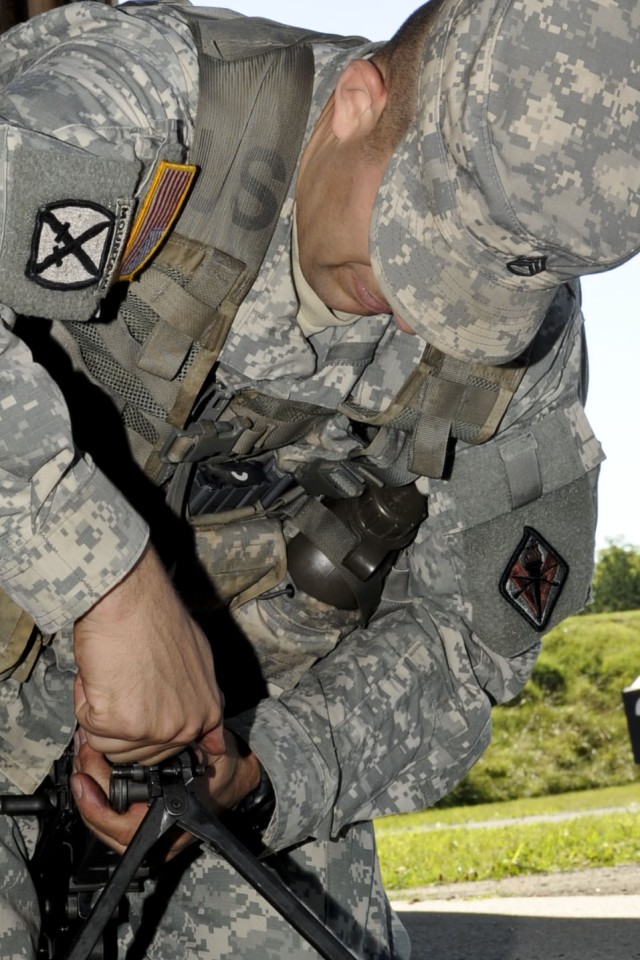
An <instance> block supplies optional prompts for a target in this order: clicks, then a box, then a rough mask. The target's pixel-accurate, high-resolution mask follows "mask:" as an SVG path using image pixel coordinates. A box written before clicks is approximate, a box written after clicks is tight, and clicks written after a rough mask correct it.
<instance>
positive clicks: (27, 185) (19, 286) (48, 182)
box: [0, 124, 140, 320]
mask: <svg viewBox="0 0 640 960" xmlns="http://www.w3.org/2000/svg"><path fill="white" fill-rule="evenodd" d="M139 174H140V164H138V163H137V162H130V161H125V160H122V161H121V160H113V159H110V158H105V157H96V156H93V155H92V154H90V153H88V152H86V151H84V150H81V149H79V148H77V147H73V146H70V145H68V144H64V143H61V142H60V141H58V140H55V139H53V138H51V137H47V136H44V135H43V134H39V133H33V132H31V131H25V130H17V129H15V128H13V127H11V126H9V125H7V124H5V125H2V126H0V200H1V202H2V207H3V210H2V213H3V222H2V232H1V237H0V291H1V297H2V301H3V303H6V304H7V305H8V306H10V307H11V308H12V309H13V310H15V311H16V312H17V313H21V314H25V315H29V316H38V317H48V318H50V319H52V320H88V319H89V318H90V317H91V316H93V315H94V314H95V312H96V309H97V307H98V304H99V302H100V300H101V299H102V297H103V296H104V294H105V293H106V291H107V290H108V289H109V287H110V286H111V284H112V283H113V282H114V281H115V278H116V276H117V268H118V264H119V260H120V257H121V255H122V251H123V249H124V245H125V242H126V239H127V236H128V232H129V229H130V226H131V218H132V215H133V212H134V194H135V189H136V184H137V182H138V177H139Z"/></svg>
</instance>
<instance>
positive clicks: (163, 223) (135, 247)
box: [119, 160, 198, 280]
mask: <svg viewBox="0 0 640 960" xmlns="http://www.w3.org/2000/svg"><path fill="white" fill-rule="evenodd" d="M197 172H198V168H197V167H195V166H194V165H193V164H190V163H170V162H169V161H168V160H161V161H160V163H159V164H158V167H157V169H156V171H155V173H154V175H153V179H152V181H151V184H150V185H149V189H148V190H147V193H146V196H145V198H144V200H143V202H142V206H141V208H140V210H139V212H138V214H137V216H136V219H135V221H134V224H133V227H132V228H131V234H130V236H129V240H128V242H127V246H126V248H125V251H124V254H123V255H122V262H121V265H120V276H119V279H120V280H133V279H134V277H136V276H137V274H138V273H140V271H141V270H142V268H143V267H144V266H146V264H147V263H148V262H149V260H150V259H151V258H152V257H153V255H154V253H155V252H156V251H157V249H158V247H159V246H160V245H161V244H162V242H163V241H164V239H165V238H166V236H167V234H168V233H169V231H170V230H171V227H172V226H173V224H174V223H175V221H176V219H177V217H178V215H179V213H180V211H181V210H182V208H183V206H184V202H185V200H186V199H187V196H188V194H189V190H190V189H191V185H192V183H193V180H194V178H195V175H196V173H197Z"/></svg>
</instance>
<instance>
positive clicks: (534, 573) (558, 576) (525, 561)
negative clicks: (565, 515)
mask: <svg viewBox="0 0 640 960" xmlns="http://www.w3.org/2000/svg"><path fill="white" fill-rule="evenodd" d="M568 573H569V567H568V565H567V564H566V563H565V562H564V560H563V559H562V557H561V556H560V554H559V553H557V551H556V550H554V549H553V547H552V546H551V545H550V544H548V543H547V541H546V540H545V539H544V537H541V536H540V534H539V533H538V532H537V531H536V530H534V529H533V528H532V527H525V528H524V535H523V537H522V540H521V541H520V543H519V544H518V546H517V548H516V551H515V553H514V554H513V556H512V557H511V560H510V561H509V565H508V566H507V569H506V570H505V572H504V574H503V575H502V579H501V581H500V593H501V594H502V596H503V597H504V598H505V600H508V602H509V603H510V604H511V605H512V606H513V607H515V608H516V610H517V611H518V613H520V614H522V616H523V617H524V618H525V620H527V621H528V622H529V623H530V624H531V626H532V627H535V629H536V630H543V629H544V627H545V626H546V624H547V623H548V622H549V617H550V616H551V614H552V612H553V608H554V607H555V605H556V601H557V600H558V597H559V596H560V594H561V592H562V588H563V587H564V584H565V581H566V579H567V575H568Z"/></svg>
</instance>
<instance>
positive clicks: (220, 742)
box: [198, 723, 227, 758]
mask: <svg viewBox="0 0 640 960" xmlns="http://www.w3.org/2000/svg"><path fill="white" fill-rule="evenodd" d="M198 746H199V747H201V748H202V749H203V750H204V751H205V753H206V754H208V756H210V757H212V758H213V757H221V756H223V755H224V754H225V753H226V752H227V743H226V740H225V730H224V726H223V725H222V723H220V724H218V726H216V727H214V728H213V729H212V730H208V731H207V733H205V735H204V736H203V737H200V739H199V740H198Z"/></svg>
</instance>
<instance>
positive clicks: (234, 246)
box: [0, 7, 525, 675]
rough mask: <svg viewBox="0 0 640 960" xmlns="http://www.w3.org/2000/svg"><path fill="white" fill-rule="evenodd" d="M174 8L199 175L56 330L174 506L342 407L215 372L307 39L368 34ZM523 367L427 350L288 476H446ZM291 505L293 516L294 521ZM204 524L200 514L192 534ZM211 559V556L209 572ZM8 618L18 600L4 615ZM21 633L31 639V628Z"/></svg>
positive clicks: (297, 111) (302, 104) (267, 208)
mask: <svg viewBox="0 0 640 960" xmlns="http://www.w3.org/2000/svg"><path fill="white" fill-rule="evenodd" d="M180 9H181V12H182V13H183V15H184V16H185V17H187V19H188V21H189V25H190V28H191V30H192V32H193V35H194V38H195V41H196V45H197V48H198V54H199V64H200V72H201V73H200V94H199V102H198V112H197V117H196V132H195V139H194V145H193V148H192V150H191V151H190V156H189V158H188V159H189V161H190V163H193V164H194V165H196V166H197V167H198V169H199V174H198V177H197V179H196V181H195V185H194V187H193V189H192V191H191V193H190V195H189V197H188V199H187V202H186V204H185V205H184V207H183V209H182V211H181V213H180V215H179V217H178V219H177V221H176V223H175V225H174V227H173V230H172V232H171V235H170V236H169V237H168V239H167V240H166V242H165V243H164V245H163V246H162V247H161V249H160V251H159V253H158V254H157V255H156V256H155V257H154V258H153V260H152V262H151V263H150V264H148V265H146V266H145V268H144V269H143V270H142V272H141V273H140V275H139V276H138V277H137V278H136V280H135V282H132V283H129V284H128V285H127V287H126V288H123V286H122V285H116V287H115V288H114V289H113V290H112V291H111V292H110V294H109V295H108V296H107V298H106V299H105V301H104V303H103V307H102V309H101V315H100V320H99V321H89V322H79V321H71V322H67V323H59V324H57V325H56V327H57V329H56V330H55V332H54V337H55V339H57V340H58V341H59V342H60V343H61V344H62V345H63V347H64V349H65V351H66V353H68V354H70V355H71V357H72V360H73V363H74V366H75V367H76V369H80V370H82V371H84V372H86V373H87V374H88V375H89V377H90V379H91V380H92V381H93V382H94V383H97V384H98V385H99V386H100V387H102V388H103V389H104V390H105V392H106V394H107V395H108V396H109V398H111V400H112V401H113V402H114V403H115V404H116V406H117V408H118V412H119V414H120V417H121V420H122V423H123V424H124V427H125V430H126V434H127V438H128V443H129V447H130V451H131V454H132V455H133V457H134V459H135V461H136V462H137V464H138V465H139V466H140V467H142V468H143V469H144V472H145V473H146V475H147V476H148V477H149V478H150V479H151V480H152V481H153V483H155V484H156V485H164V486H167V485H169V482H170V481H171V478H172V477H173V487H172V492H171V491H170V496H172V497H173V499H174V501H175V502H176V503H177V504H178V505H179V508H180V509H181V508H182V504H181V503H180V501H183V500H184V498H185V497H186V491H187V486H188V482H189V481H190V475H191V468H190V465H191V464H193V463H201V462H203V461H208V462H209V463H211V462H221V463H224V462H225V461H228V460H238V459H242V458H256V457H258V458H264V457H265V456H266V455H267V454H268V452H269V451H275V450H277V449H279V448H280V447H283V446H286V445H287V444H290V443H293V442H295V441H296V440H298V439H300V438H302V437H304V436H305V435H306V434H307V433H308V432H309V430H310V429H312V428H313V426H314V425H316V424H317V423H318V422H319V421H322V420H323V419H325V418H327V417H331V416H333V415H335V411H334V410H327V409H325V408H322V407H319V406H314V405H312V404H306V403H297V402H293V401H285V400H281V399H278V398H275V397H271V396H268V395H266V394H262V393H260V392H258V391H256V390H243V391H240V392H239V393H238V394H237V395H236V396H233V397H227V396H224V395H221V394H220V392H219V391H217V389H216V388H215V386H213V385H212V382H211V381H212V371H213V369H214V365H215V362H216V360H217V357H218V355H219V353H220V350H221V348H222V346H223V344H224V342H225V339H226V337H227V334H228V332H229V330H230V327H231V324H232V322H233V319H234V317H235V315H236V313H237V310H238V308H239V306H240V304H241V303H242V302H243V300H244V298H245V297H246V295H247V293H248V291H249V290H250V289H251V287H252V285H253V283H254V282H255V279H256V277H257V274H258V271H259V269H260V265H261V263H262V260H263V258H264V256H265V253H266V250H267V247H268V244H269V242H270V240H271V237H272V235H273V231H274V229H275V226H276V224H277V221H278V218H279V215H280V211H281V208H282V205H283V203H284V200H285V198H286V196H287V192H288V189H289V184H290V182H291V178H292V176H293V172H294V170H295V167H296V164H297V160H298V156H299V153H300V149H301V145H302V139H303V136H304V132H305V129H306V124H307V120H308V114H309V107H310V102H311V95H312V87H313V73H314V57H313V51H312V44H313V43H314V42H322V41H324V40H331V42H332V43H338V42H339V43H342V44H344V45H345V47H349V46H355V45H357V44H362V42H363V41H362V40H361V39H360V38H338V37H329V36H326V37H325V36H323V35H321V34H316V33H313V32H310V31H305V30H300V29H296V28H291V27H285V26H280V25H278V24H274V23H272V22H270V21H264V20H259V19H253V18H231V19H226V18H223V19H217V18H216V17H215V15H213V14H212V12H211V11H206V10H202V9H197V8H188V7H180ZM274 104H277V107H278V109H277V112H274ZM123 289H125V292H124V295H123V292H122V291H123ZM524 370H525V366H524V365H519V364H513V365H510V366H506V367H488V366H485V365H482V364H479V363H473V364H470V363H464V362H461V361H457V360H454V359H452V358H450V357H446V356H444V355H443V354H441V353H440V352H439V351H437V350H435V349H434V348H431V347H430V348H428V349H427V350H426V352H425V354H424V356H423V358H422V361H421V363H420V364H419V366H418V368H417V369H416V370H415V372H414V374H413V375H412V376H411V377H410V378H409V380H408V381H407V383H406V384H405V385H404V386H403V388H402V389H401V390H400V392H399V393H398V395H397V396H396V398H395V399H394V401H393V402H392V403H391V404H390V406H389V408H388V409H387V410H386V411H385V412H384V413H380V414H371V412H369V411H366V410H364V409H360V408H358V407H357V406H355V405H353V404H349V403H346V404H344V405H343V406H342V407H341V409H340V411H339V412H341V413H343V414H345V415H346V416H348V417H349V418H350V419H351V420H352V421H353V422H355V423H360V424H362V425H363V428H364V433H365V434H366V436H367V442H366V443H364V444H363V446H362V448H361V450H359V451H358V453H357V454H356V455H355V456H354V457H353V458H351V459H350V460H349V461H348V462H346V463H341V464H336V463H334V462H332V463H328V462H327V463H324V462H318V463H315V464H312V465H311V466H309V467H305V468H303V469H301V471H300V474H299V475H297V476H296V478H295V480H296V481H297V482H298V483H301V484H302V485H303V487H304V490H305V491H306V492H307V493H309V494H312V495H313V496H328V497H333V498H335V497H337V498H348V497H355V496H358V495H361V494H362V493H363V491H364V490H365V489H366V488H368V487H370V486H371V485H373V486H378V487H381V486H384V485H387V486H395V487H400V486H404V485H406V484H410V483H412V482H413V481H414V480H415V479H416V477H417V476H421V475H422V476H432V477H440V476H442V475H443V472H444V471H445V468H446V461H447V450H448V445H449V442H450V439H451V438H452V437H458V438H460V439H462V440H464V441H465V442H468V443H481V442H483V441H484V440H486V439H488V437H490V436H491V435H492V434H493V433H494V431H495V430H496V428H497V426H498V424H499V422H500V420H501V418H502V416H503V414H504V412H505V410H506V408H507V406H508V403H509V401H510V399H511V397H512V395H513V393H514V392H515V390H516V388H517V385H518V383H519V382H520V379H521V377H522V375H523V373H524ZM208 391H210V392H211V395H210V396H209V395H208ZM203 398H204V399H203ZM194 411H199V414H202V415H197V416H195V415H194ZM407 440H408V442H407ZM400 453H401V454H402V455H400ZM176 491H177V493H176ZM303 501H304V504H305V508H304V512H303V513H302V512H301V526H300V527H298V529H299V530H300V532H301V533H302V532H303V530H302V527H303V526H304V536H306V537H309V536H311V535H312V534H311V531H312V530H313V529H317V530H320V529H321V527H322V526H323V524H322V514H321V513H319V514H318V517H313V516H312V515H311V511H312V510H313V502H314V501H313V500H312V499H311V500H310V499H309V498H302V500H301V502H303ZM309 503H311V504H312V506H311V507H309ZM317 506H318V510H320V504H318V505H317ZM249 512H251V511H249ZM295 513H296V510H295V509H293V510H290V511H289V513H288V514H287V515H288V516H289V518H290V519H291V520H292V522H293V524H294V526H295ZM418 513H420V511H418ZM303 516H304V524H303V522H302V517H303ZM325 516H326V510H325ZM202 529H203V527H202V524H200V525H198V522H197V518H196V540H197V539H198V536H199V534H200V533H201V532H202ZM217 529H219V528H217ZM215 535H216V536H217V535H218V534H217V533H216V534H215ZM272 536H273V534H272V532H270V531H265V532H264V533H263V534H262V539H263V540H265V542H266V541H269V542H270V541H271V540H272ZM320 549H322V547H320ZM285 553H286V551H285ZM334 554H335V555H336V556H337V555H339V554H340V551H339V550H337V551H334ZM219 556H220V554H219V553H217V554H215V556H213V557H212V561H211V566H212V568H213V569H214V570H217V564H218V563H219ZM283 564H284V565H283ZM284 572H286V559H285V560H284V561H279V562H278V563H276V564H274V565H273V569H272V570H271V571H270V572H268V573H267V574H265V576H263V577H262V578H260V579H259V580H258V583H257V584H255V583H254V584H250V585H249V587H248V588H247V589H243V588H242V585H240V588H239V586H238V584H237V583H236V581H235V580H234V579H233V578H231V585H230V587H229V590H228V599H229V598H231V597H235V601H234V602H245V601H246V600H247V599H251V598H253V597H255V596H258V595H260V592H261V591H264V590H265V589H268V588H270V587H271V586H273V585H275V584H276V583H278V582H279V581H280V580H281V579H282V576H283V575H284ZM216 586H217V578H216ZM7 599H8V598H7ZM358 605H359V606H360V608H361V610H362V611H363V613H364V612H366V615H368V614H369V613H370V612H371V610H372V609H374V608H375V603H374V602H373V601H372V600H371V598H370V597H368V598H366V600H364V601H363V602H360V600H358ZM16 609H17V608H16ZM0 612H1V611H0ZM14 612H15V611H14V609H13V607H12V609H11V610H10V611H8V616H9V617H13V615H14ZM16 616H17V617H19V611H17V613H16ZM20 624H21V625H22V626H23V624H22V619H20ZM22 626H21V629H22ZM22 632H23V634H24V635H25V636H24V642H23V643H22V647H25V646H26V645H27V638H28V634H29V630H28V628H25V629H23V630H22ZM29 642H31V643H32V639H31V641H29ZM20 645H21V644H20V643H19V642H17V641H16V640H15V637H14V638H13V641H12V642H11V644H10V651H11V652H10V653H9V655H8V658H7V657H4V658H3V657H0V675H2V674H1V671H3V670H4V673H5V675H8V674H9V673H11V671H12V670H14V668H15V666H16V664H20V663H21V661H22V662H24V656H23V655H19V656H17V658H16V654H15V649H16V647H17V646H20ZM33 656H35V654H32V656H31V657H30V658H29V663H31V661H32V659H33ZM9 660H10V661H11V662H9ZM27 669H28V667H27V666H26V665H25V671H26V670H27Z"/></svg>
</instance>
